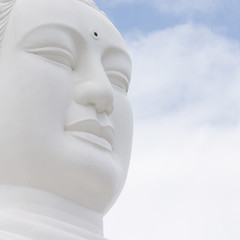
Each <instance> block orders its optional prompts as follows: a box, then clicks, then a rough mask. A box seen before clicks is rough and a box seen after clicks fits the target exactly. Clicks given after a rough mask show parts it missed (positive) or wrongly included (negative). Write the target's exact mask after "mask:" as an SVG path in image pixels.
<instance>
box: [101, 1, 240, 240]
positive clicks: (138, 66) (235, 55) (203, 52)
mask: <svg viewBox="0 0 240 240" xmlns="http://www.w3.org/2000/svg"><path fill="white" fill-rule="evenodd" d="M96 3H97V5H98V6H99V7H100V8H101V9H102V10H103V11H104V12H105V13H106V14H107V15H108V17H109V18H110V19H111V21H112V22H113V23H114V25H115V26H116V27H117V28H118V30H119V31H120V32H121V34H122V35H123V37H124V39H125V40H126V43H127V46H128V49H129V52H130V54H131V57H132V62H133V74H132V83H131V88H130V91H129V98H130V100H131V102H132V106H133V111H134V122H135V127H134V138H133V151H132V159H131V164H130V168H129V175H128V178H127V181H126V185H125V188H124V190H123V192H122V194H121V196H120V198H119V200H118V201H117V203H116V204H115V206H114V207H113V208H112V210H110V212H109V213H108V214H107V215H106V217H105V226H104V229H105V237H106V238H107V239H109V240H146V239H148V240H193V239H194V240H202V239H204V240H215V239H216V240H226V239H231V240H239V239H240V227H239V226H240V206H239V202H240V163H239V160H240V148H239V146H240V94H239V92H240V41H239V39H240V27H239V22H240V14H239V13H240V1H239V0H148V1H146V0H96Z"/></svg>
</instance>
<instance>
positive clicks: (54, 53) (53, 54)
mask: <svg viewBox="0 0 240 240" xmlns="http://www.w3.org/2000/svg"><path fill="white" fill-rule="evenodd" d="M27 51H28V52H30V53H33V54H36V55H38V56H41V57H43V58H45V59H47V60H50V61H51V62H54V63H58V64H61V65H62V66H65V67H68V68H70V69H72V70H73V69H74V65H75V61H74V58H73V56H72V54H71V53H69V52H68V51H67V50H65V49H62V48H56V47H44V48H36V49H31V50H27Z"/></svg>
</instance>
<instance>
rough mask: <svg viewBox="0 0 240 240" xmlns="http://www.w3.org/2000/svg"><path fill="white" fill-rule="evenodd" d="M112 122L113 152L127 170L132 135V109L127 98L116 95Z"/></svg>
mask: <svg viewBox="0 0 240 240" xmlns="http://www.w3.org/2000/svg"><path fill="white" fill-rule="evenodd" d="M113 122H114V128H115V132H116V142H115V148H114V152H115V153H116V155H117V158H118V159H119V161H120V162H121V165H122V166H124V168H128V164H129V160H130V155H131V149H132V135H133V116H132V108H131V105H130V103H129V100H128V98H127V96H124V95H121V94H119V95H117V96H116V98H115V108H114V112H113Z"/></svg>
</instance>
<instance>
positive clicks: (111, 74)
mask: <svg viewBox="0 0 240 240" xmlns="http://www.w3.org/2000/svg"><path fill="white" fill-rule="evenodd" d="M106 74H107V76H108V78H109V79H110V81H111V78H113V79H116V80H118V81H120V82H121V83H122V84H123V85H124V87H125V92H126V93H127V92H128V88H129V81H128V77H127V76H126V75H125V74H124V73H122V72H119V71H115V70H111V71H106Z"/></svg>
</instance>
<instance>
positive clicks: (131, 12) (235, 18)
mask: <svg viewBox="0 0 240 240" xmlns="http://www.w3.org/2000/svg"><path fill="white" fill-rule="evenodd" d="M146 2H148V1H127V0H126V1H122V2H121V1H114V0H112V1H106V0H105V1H102V0H98V1H96V3H97V4H98V6H99V7H100V8H101V9H102V10H103V11H105V12H106V13H107V14H108V16H109V17H110V19H111V20H112V21H113V22H114V24H115V25H116V27H117V28H118V29H119V31H120V32H121V33H126V32H129V31H130V32H131V31H132V30H133V29H134V30H140V31H142V32H144V33H149V32H151V31H154V30H159V29H164V28H167V27H172V26H175V25H179V24H183V23H186V22H193V23H199V24H204V25H207V26H208V27H209V28H211V29H212V30H213V31H214V32H218V33H221V34H224V35H227V36H228V37H231V38H236V39H239V37H240V31H239V24H238V23H239V21H240V15H239V8H240V2H239V1H238V0H230V1H226V0H219V1H216V0H215V1H214V0H209V1H206V0H203V1H202V2H203V4H202V5H203V6H199V5H198V4H197V2H200V1H198V0H195V1H191V2H192V4H189V5H188V4H187V2H190V1H174V0H172V1H171V0H170V1H165V2H167V3H165V5H166V6H167V7H164V6H163V5H164V4H162V5H161V2H164V1H161V0H159V1H158V0H156V1H149V3H146ZM152 2H155V4H154V3H152ZM175 2H179V5H181V2H182V3H183V4H182V6H184V5H186V6H185V7H184V8H183V9H181V8H179V9H178V10H176V9H175V10H172V6H174V5H176V3H175ZM204 4H205V6H204ZM177 7H178V6H176V8H177Z"/></svg>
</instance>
